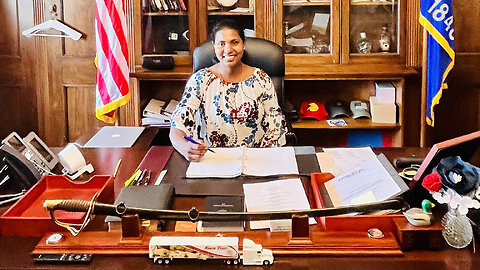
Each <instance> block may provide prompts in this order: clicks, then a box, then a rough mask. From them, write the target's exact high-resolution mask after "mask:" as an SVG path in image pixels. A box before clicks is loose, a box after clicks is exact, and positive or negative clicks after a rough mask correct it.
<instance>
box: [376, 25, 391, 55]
mask: <svg viewBox="0 0 480 270" xmlns="http://www.w3.org/2000/svg"><path fill="white" fill-rule="evenodd" d="M391 42H392V39H391V38H390V33H389V32H388V26H387V25H385V26H384V27H382V33H381V34H380V40H379V43H380V51H382V52H388V51H390V44H391Z"/></svg>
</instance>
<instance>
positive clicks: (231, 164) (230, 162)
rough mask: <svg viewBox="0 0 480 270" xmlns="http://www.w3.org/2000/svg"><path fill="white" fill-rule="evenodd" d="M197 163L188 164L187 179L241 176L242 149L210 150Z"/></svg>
mask: <svg viewBox="0 0 480 270" xmlns="http://www.w3.org/2000/svg"><path fill="white" fill-rule="evenodd" d="M212 150H213V151H215V153H212V152H210V151H207V152H206V153H205V156H203V158H202V160H200V161H199V162H190V165H188V169H187V173H186V176H187V177H189V178H192V177H193V178H201V177H222V178H231V177H236V176H239V175H241V174H242V155H243V148H242V147H234V148H212Z"/></svg>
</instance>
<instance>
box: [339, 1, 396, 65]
mask: <svg viewBox="0 0 480 270" xmlns="http://www.w3.org/2000/svg"><path fill="white" fill-rule="evenodd" d="M344 3H345V6H348V9H344V10H343V11H344V14H346V15H348V16H345V17H346V18H348V22H347V21H342V23H343V25H342V26H343V28H342V30H343V31H342V32H343V38H344V39H343V41H344V42H343V43H342V44H345V45H343V47H342V50H343V52H344V55H342V56H343V57H344V58H343V60H342V61H343V62H355V60H359V61H362V62H369V61H371V62H376V61H379V62H383V63H385V62H396V61H397V62H398V61H401V58H402V56H403V54H404V53H403V51H404V49H403V48H402V46H400V44H401V43H402V42H403V40H402V39H403V35H401V32H400V31H399V30H400V29H402V27H401V21H400V18H401V16H400V12H401V10H400V5H399V4H400V0H344ZM403 28H404V27H403ZM403 43H404V42H403Z"/></svg>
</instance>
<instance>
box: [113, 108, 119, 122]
mask: <svg viewBox="0 0 480 270" xmlns="http://www.w3.org/2000/svg"><path fill="white" fill-rule="evenodd" d="M114 115H115V126H118V123H119V121H118V108H117V109H115V114H114Z"/></svg>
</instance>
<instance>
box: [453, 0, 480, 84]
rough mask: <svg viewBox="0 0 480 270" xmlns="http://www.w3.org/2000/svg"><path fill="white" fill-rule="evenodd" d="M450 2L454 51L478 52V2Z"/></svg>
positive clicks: (464, 0) (479, 12) (479, 3)
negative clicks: (453, 29)
mask: <svg viewBox="0 0 480 270" xmlns="http://www.w3.org/2000/svg"><path fill="white" fill-rule="evenodd" d="M452 3H453V20H454V23H453V24H454V28H455V32H454V36H455V51H456V52H464V53H467V52H472V53H475V52H476V53H480V24H479V23H478V21H477V20H478V15H479V14H480V2H479V1H468V0H455V1H452ZM477 74H478V73H477Z"/></svg>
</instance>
